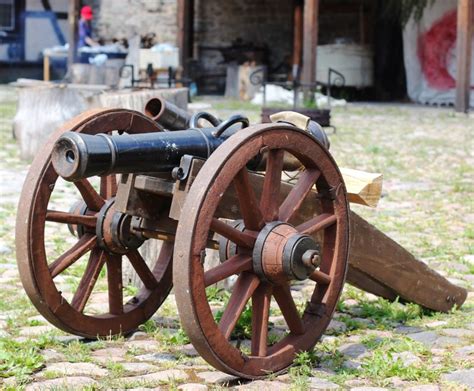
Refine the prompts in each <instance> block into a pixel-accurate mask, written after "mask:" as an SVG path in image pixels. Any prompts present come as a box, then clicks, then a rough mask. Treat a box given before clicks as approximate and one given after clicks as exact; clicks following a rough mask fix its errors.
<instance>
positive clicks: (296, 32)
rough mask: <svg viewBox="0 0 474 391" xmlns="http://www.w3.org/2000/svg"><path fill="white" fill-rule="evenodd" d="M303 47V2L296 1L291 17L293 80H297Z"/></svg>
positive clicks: (300, 0)
mask: <svg viewBox="0 0 474 391" xmlns="http://www.w3.org/2000/svg"><path fill="white" fill-rule="evenodd" d="M302 45H303V1H302V0H296V2H295V9H294V15H293V70H292V76H293V80H297V79H298V78H299V76H300V71H301V69H300V68H301V53H302Z"/></svg>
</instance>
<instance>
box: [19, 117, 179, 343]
mask: <svg viewBox="0 0 474 391" xmlns="http://www.w3.org/2000/svg"><path fill="white" fill-rule="evenodd" d="M64 131H76V132H82V133H88V134H96V133H105V132H112V131H119V132H121V131H123V132H130V133H138V132H156V131H159V128H158V127H157V125H156V124H155V123H154V122H153V121H151V120H149V119H148V118H147V117H145V116H144V115H142V114H140V113H138V112H135V111H131V110H122V109H112V110H92V111H89V112H86V113H84V114H82V115H80V116H78V117H76V118H74V119H73V120H71V121H69V122H68V123H67V124H65V125H64V126H63V127H62V128H61V129H59V130H58V131H57V132H56V133H54V134H53V135H52V137H51V138H50V139H49V141H48V142H47V144H46V145H45V147H44V148H43V149H42V150H41V152H40V153H39V154H38V155H37V156H36V158H35V160H34V161H33V163H32V166H31V167H32V169H30V171H29V173H28V175H27V178H26V180H25V184H24V187H23V190H22V194H21V197H20V204H19V210H18V216H17V224H16V251H17V261H18V267H19V271H20V278H21V280H22V283H23V286H24V288H25V290H26V292H27V294H28V296H29V298H30V299H31V301H32V302H33V304H34V305H35V307H36V308H37V309H38V310H39V311H40V313H41V314H42V315H43V316H44V317H45V318H46V319H47V320H49V321H50V322H51V323H53V324H54V325H55V326H57V327H59V328H61V329H62V330H64V331H66V332H69V333H73V334H76V335H81V336H85V337H90V338H93V337H97V336H108V335H115V334H119V333H123V334H126V333H128V332H130V331H132V330H134V329H135V328H136V327H138V326H139V325H140V324H141V323H143V322H145V321H146V320H147V319H148V318H149V317H151V316H152V315H153V313H154V312H155V311H156V310H157V309H158V307H159V306H160V305H161V303H162V302H163V301H164V299H165V298H166V296H167V295H168V293H169V291H170V289H171V286H172V276H171V264H172V262H171V258H172V250H173V244H172V243H170V242H164V243H163V245H162V249H161V252H160V254H159V256H158V257H157V259H156V262H154V266H152V269H151V270H150V268H149V267H148V266H147V265H146V263H145V262H144V260H143V258H142V257H141V255H140V254H139V252H138V251H137V250H133V251H130V252H128V253H127V254H124V255H123V254H111V253H108V252H106V251H104V250H102V249H101V248H100V247H99V246H98V243H97V240H96V235H95V225H96V224H97V218H98V214H99V211H100V210H101V208H102V207H103V206H104V205H105V203H106V201H107V200H109V199H111V198H113V197H114V196H115V192H116V188H117V185H116V178H115V175H111V176H107V177H102V178H101V179H100V190H99V191H96V190H95V189H94V188H93V186H92V185H91V184H90V182H89V181H88V180H81V181H78V182H75V187H76V188H77V190H78V193H79V194H80V196H81V197H82V200H83V201H84V202H85V205H86V206H87V208H83V209H82V210H87V211H88V212H87V213H85V214H84V213H83V214H75V213H71V211H70V212H58V211H50V210H48V205H49V204H50V199H51V195H52V193H53V191H54V186H55V184H56V181H57V179H58V176H57V174H56V172H55V170H54V168H53V166H52V164H51V151H52V148H53V145H54V143H55V141H56V140H57V138H58V137H59V136H60V135H61V134H62V133H64ZM79 209H80V208H78V207H77V206H76V207H75V208H74V210H79ZM46 221H48V222H55V223H58V224H68V225H69V227H70V228H71V227H76V228H77V226H78V225H79V226H81V227H83V228H84V227H86V228H85V232H84V233H83V234H82V235H80V236H79V239H78V240H77V242H76V244H75V245H73V246H72V247H71V248H70V249H68V250H67V251H65V252H64V253H63V254H61V256H59V257H58V258H56V259H55V260H54V261H52V262H51V260H50V259H48V256H47V252H46V246H45V244H46V242H45V238H46V236H47V233H45V224H46ZM87 254H89V256H88V260H87V265H86V268H85V270H84V273H83V274H82V275H81V277H80V282H79V285H78V287H77V289H76V291H75V292H74V295H73V297H72V298H70V299H69V301H68V300H67V299H66V298H65V297H64V295H63V294H62V292H61V291H60V290H59V289H58V286H57V285H56V283H55V281H54V277H55V276H56V275H60V274H61V273H62V272H63V271H64V270H67V268H68V267H70V266H71V265H72V264H74V263H75V262H77V261H78V259H79V258H80V257H82V256H84V255H87ZM123 258H127V259H128V260H129V261H130V262H131V264H132V266H133V268H134V269H135V270H136V271H137V274H138V275H139V277H140V279H141V280H142V281H143V282H144V286H143V288H142V289H140V290H139V291H138V293H137V294H136V295H135V296H134V297H133V298H132V299H131V300H129V301H128V302H127V303H124V302H123V286H122V261H123V260H124V259H123ZM102 268H106V269H107V273H106V275H107V285H108V302H109V310H108V312H103V313H99V314H86V313H84V308H85V305H86V303H87V301H88V300H89V299H90V295H91V292H92V290H93V289H94V286H95V284H96V282H97V279H98V276H99V274H100V271H101V270H102Z"/></svg>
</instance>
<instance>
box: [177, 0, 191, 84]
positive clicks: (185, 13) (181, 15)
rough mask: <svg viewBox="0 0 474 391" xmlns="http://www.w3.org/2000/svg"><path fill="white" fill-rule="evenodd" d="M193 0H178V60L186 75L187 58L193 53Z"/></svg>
mask: <svg viewBox="0 0 474 391" xmlns="http://www.w3.org/2000/svg"><path fill="white" fill-rule="evenodd" d="M193 24H194V0H178V36H177V41H178V42H177V45H178V47H179V60H180V64H181V66H182V67H183V71H184V75H185V76H189V75H188V71H189V69H188V68H189V59H190V58H191V57H192V55H193V38H194V28H193Z"/></svg>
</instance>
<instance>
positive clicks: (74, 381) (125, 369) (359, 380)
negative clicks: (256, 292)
mask: <svg viewBox="0 0 474 391" xmlns="http://www.w3.org/2000/svg"><path fill="white" fill-rule="evenodd" d="M0 92H1V89H0ZM5 96H6V98H5ZM0 97H1V99H3V100H4V101H5V102H7V103H9V102H10V101H13V99H12V94H11V91H9V90H8V91H7V92H5V91H3V95H2V94H0ZM211 103H212V104H213V105H214V107H217V108H218V109H217V110H218V111H217V113H224V114H227V112H223V111H222V110H220V109H219V107H221V106H222V105H224V103H225V102H224V103H222V102H217V103H216V102H211ZM0 104H1V102H0ZM246 109H248V108H247V107H246ZM219 110H220V111H219ZM252 110H253V111H252ZM252 110H250V112H249V114H250V115H251V116H253V118H254V119H255V118H256V117H257V116H258V112H257V110H256V109H255V108H254V109H252ZM236 111H238V110H236ZM0 113H2V112H0ZM221 115H223V114H221ZM334 118H335V121H336V124H337V126H338V134H337V136H333V137H332V142H333V146H332V148H333V150H334V151H335V155H336V158H337V159H338V161H339V160H340V161H341V162H343V164H344V165H346V166H350V167H353V168H360V169H367V170H372V171H378V170H380V171H383V172H384V173H385V174H386V175H385V178H386V182H385V190H384V192H385V194H384V198H383V199H382V201H381V204H380V206H379V208H378V210H376V211H371V210H365V209H360V211H361V212H360V213H365V216H366V217H367V218H369V219H370V220H371V221H374V220H375V222H376V224H377V226H379V227H380V228H381V229H383V230H384V231H386V232H387V233H388V234H390V235H391V236H393V237H394V238H395V239H397V240H400V241H401V242H402V244H403V245H406V246H407V247H408V248H409V249H410V250H411V251H413V252H414V253H415V254H416V255H417V256H418V257H420V258H422V259H423V260H424V261H426V262H427V263H429V264H430V265H431V266H433V267H436V268H437V269H438V270H439V271H440V272H441V273H442V274H444V275H446V276H447V277H449V278H450V279H452V280H453V281H455V282H457V283H459V284H461V285H463V286H465V287H467V288H468V289H469V290H470V293H469V298H468V301H467V303H466V304H465V305H464V307H463V308H462V309H461V310H458V311H454V312H453V313H451V314H435V313H426V312H423V311H421V309H420V308H419V307H417V306H414V305H407V306H404V305H402V304H399V303H394V304H390V303H387V302H385V301H383V300H379V299H377V298H375V297H374V296H372V295H369V294H365V293H363V292H361V291H359V290H357V289H355V288H352V287H349V286H347V287H346V288H345V291H344V294H343V297H342V299H341V303H340V305H339V306H338V311H337V313H336V314H335V316H334V319H333V321H332V322H331V325H330V327H329V328H328V330H327V332H326V334H325V336H324V337H323V339H322V341H321V342H320V343H319V344H318V345H316V347H315V351H314V354H311V355H308V356H304V355H302V356H300V357H299V358H298V360H297V365H295V366H294V367H293V368H292V369H290V371H289V372H288V373H285V374H280V375H272V376H270V377H269V378H268V379H265V380H258V381H253V382H244V381H242V380H241V379H238V378H235V377H233V376H229V375H227V374H225V373H222V372H219V371H216V370H215V369H213V368H212V367H211V366H209V365H208V364H207V363H206V362H205V361H204V360H203V359H202V358H200V357H199V356H198V355H197V353H196V351H195V350H194V348H193V347H192V346H191V345H190V344H189V341H188V340H187V338H186V336H185V335H184V334H183V332H182V330H181V329H180V326H179V320H178V315H177V312H176V306H175V303H174V295H173V294H171V295H170V296H169V297H168V299H167V300H166V302H165V303H164V305H163V306H162V308H160V310H159V311H158V312H157V314H155V316H154V317H153V318H152V320H150V321H148V322H147V323H146V324H145V325H144V326H142V327H141V328H140V330H138V331H136V332H135V333H133V334H132V335H130V336H127V337H117V338H108V339H103V340H99V341H89V340H85V339H83V338H80V337H75V336H71V335H68V334H65V333H63V332H61V331H59V330H57V329H56V328H55V327H53V326H51V325H50V324H49V323H48V322H47V321H46V320H45V319H44V318H43V317H42V316H41V315H38V312H37V311H36V310H35V309H34V308H33V306H32V305H31V304H30V302H29V300H28V299H27V298H26V295H25V293H24V292H23V289H22V286H21V283H20V281H19V276H18V271H17V267H16V263H15V248H14V224H15V215H16V204H17V200H18V196H19V192H20V189H21V184H22V182H23V179H24V176H25V174H26V171H27V163H25V162H21V161H20V160H19V159H18V157H17V156H16V155H15V144H14V142H13V141H12V140H11V139H10V138H9V134H8V131H9V126H11V112H8V111H7V112H6V113H4V114H3V117H0V135H1V138H0V141H1V142H2V144H3V145H1V146H0V179H1V180H0V389H5V390H7V389H26V390H46V389H48V390H72V389H78V390H79V389H91V390H92V389H135V390H144V389H164V390H166V389H180V390H207V389H210V390H211V389H223V388H235V389H246V390H247V389H248V390H259V391H261V390H287V389H294V390H300V389H301V390H304V389H314V390H332V389H350V390H353V391H365V390H367V391H369V390H372V391H376V390H389V389H404V390H411V391H436V390H463V389H464V390H469V389H474V317H473V316H472V315H473V309H474V296H473V293H472V282H473V271H474V255H473V254H472V251H473V247H472V239H473V238H474V229H473V226H472V223H473V220H474V219H473V216H474V211H473V210H472V198H471V202H468V201H467V200H466V197H472V176H473V172H472V163H473V161H472V160H473V157H472V148H471V151H470V152H469V151H468V150H469V148H470V147H469V143H471V147H472V139H470V137H472V128H470V125H469V121H471V122H470V124H471V125H472V118H468V119H466V118H465V117H456V116H453V115H451V113H450V111H449V112H448V111H446V110H441V109H440V110H435V109H426V108H406V110H405V109H398V108H393V107H387V108H383V107H377V106H358V105H354V106H350V107H348V108H346V109H340V110H338V111H336V112H335V113H334ZM381 127H383V130H381V129H380V128H381ZM406 129H411V132H409V134H407V132H406ZM446 129H450V131H451V133H452V136H453V137H455V138H457V139H458V140H461V141H460V142H459V143H457V144H456V145H454V146H453V145H451V144H449V145H447V143H448V142H447V141H445V140H444V139H442V137H440V135H439V133H438V132H441V131H443V130H446ZM469 129H470V130H469ZM403 137H406V139H405V140H400V139H399V138H402V139H403ZM394 140H395V141H394ZM407 140H409V141H407ZM462 140H464V144H463V142H462ZM403 142H405V143H406V144H407V145H406V151H403V150H402V148H398V143H401V144H403ZM423 142H425V144H426V145H425V144H423ZM393 144H395V146H394V145H393ZM433 151H434V152H433ZM466 151H467V152H466ZM395 152H396V153H395ZM410 154H411V155H412V156H407V155H410ZM355 155H357V156H355ZM446 164H450V165H451V166H450V168H449V167H446ZM433 170H435V172H433ZM453 172H454V174H453ZM449 173H451V174H453V175H451V176H450V177H449V178H451V182H450V183H448V184H446V183H445V182H446V181H442V180H440V178H438V177H439V176H443V175H444V176H445V177H448V174H449ZM469 181H470V182H469ZM427 194H430V197H426V195H427ZM69 196H70V194H69V193H68V190H67V188H66V189H65V191H64V193H63V195H62V199H58V200H54V202H57V203H58V204H62V203H66V204H67V202H66V201H69ZM358 211H359V210H358ZM435 216H438V218H439V219H440V220H434V219H435V218H436V217H435ZM436 224H437V225H436ZM51 232H52V233H51ZM51 232H49V233H51V235H52V238H53V239H54V240H52V242H53V243H52V244H51V246H59V247H60V246H61V245H62V244H61V243H62V242H64V237H62V236H60V234H59V233H58V232H53V231H51ZM74 281H76V282H74ZM75 283H77V279H76V280H74V276H72V275H71V276H68V277H67V278H66V279H65V281H64V284H65V287H66V288H67V286H70V285H72V286H74V284H75ZM68 284H69V285H68ZM308 289H309V288H308V287H307V286H305V285H298V286H296V287H295V291H294V295H295V297H297V298H298V297H299V298H301V299H303V298H304V297H305V294H306V293H307V292H308ZM99 293H100V292H99ZM94 305H96V306H98V307H100V306H104V305H106V295H104V294H97V295H96V299H95V301H94ZM271 325H272V331H274V332H275V333H277V332H281V330H282V329H284V327H285V324H284V321H283V318H282V317H281V315H279V314H274V316H272V318H271ZM283 332H284V331H283ZM243 343H245V341H243Z"/></svg>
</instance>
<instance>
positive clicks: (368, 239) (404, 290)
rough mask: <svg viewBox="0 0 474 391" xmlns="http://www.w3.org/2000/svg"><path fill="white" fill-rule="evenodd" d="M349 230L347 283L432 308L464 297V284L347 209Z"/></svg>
mask: <svg viewBox="0 0 474 391" xmlns="http://www.w3.org/2000/svg"><path fill="white" fill-rule="evenodd" d="M349 232H350V234H351V240H350V252H349V265H350V269H349V273H348V275H347V281H348V282H349V283H352V284H354V285H356V286H357V287H359V288H361V289H364V290H367V291H369V292H372V293H375V294H378V295H381V296H382V297H385V298H388V299H393V295H396V296H399V297H400V299H401V300H403V301H409V302H412V303H417V304H419V305H421V306H423V307H425V308H429V309H432V310H435V311H442V312H449V311H450V310H451V309H452V308H453V307H460V306H461V305H462V304H463V303H464V301H465V300H466V297H467V291H466V290H465V289H464V288H460V287H458V286H456V285H454V284H452V283H451V282H449V281H448V280H447V279H446V278H444V277H443V276H442V275H441V274H438V273H437V272H436V271H434V270H433V269H431V268H429V267H428V265H426V264H425V263H423V262H421V261H419V260H418V259H416V258H415V257H414V256H413V254H411V253H410V252H409V251H408V250H406V249H405V248H403V247H402V246H400V245H399V244H398V243H397V242H395V241H394V240H392V239H390V238H389V237H388V236H387V235H385V234H384V233H383V232H381V231H379V230H378V229H377V228H375V227H374V226H373V225H372V224H369V223H368V222H367V221H365V220H364V219H363V218H362V217H360V216H358V215H357V214H355V213H354V212H350V230H349ZM351 271H352V272H351ZM354 271H355V273H354ZM364 275H367V276H368V277H367V278H364Z"/></svg>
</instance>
